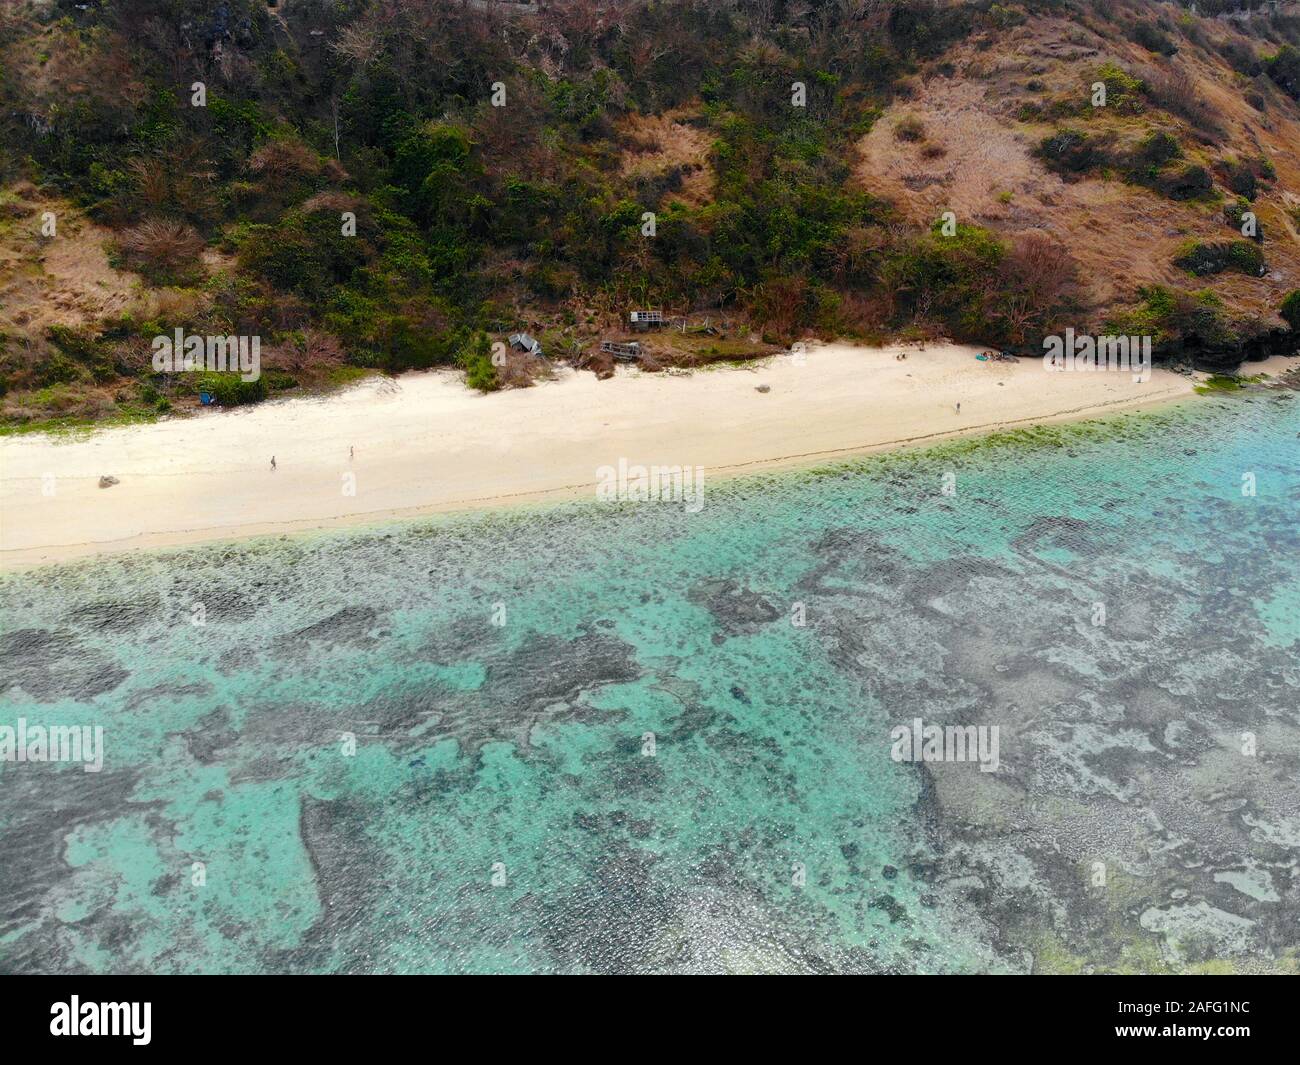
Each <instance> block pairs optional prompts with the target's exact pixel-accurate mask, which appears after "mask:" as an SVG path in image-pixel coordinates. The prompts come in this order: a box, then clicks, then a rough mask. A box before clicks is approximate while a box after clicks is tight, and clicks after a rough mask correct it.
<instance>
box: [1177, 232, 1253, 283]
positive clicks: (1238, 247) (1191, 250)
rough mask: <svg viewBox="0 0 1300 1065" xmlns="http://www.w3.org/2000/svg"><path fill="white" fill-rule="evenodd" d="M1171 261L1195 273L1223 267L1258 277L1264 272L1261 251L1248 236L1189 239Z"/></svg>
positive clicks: (1208, 271) (1204, 273) (1214, 272)
mask: <svg viewBox="0 0 1300 1065" xmlns="http://www.w3.org/2000/svg"><path fill="white" fill-rule="evenodd" d="M1174 265H1175V266H1178V267H1180V268H1182V269H1183V270H1186V271H1187V272H1188V273H1189V274H1193V275H1195V276H1196V277H1204V276H1206V275H1207V274H1220V273H1223V272H1224V271H1225V270H1235V271H1237V272H1238V273H1242V274H1248V275H1250V276H1251V277H1259V276H1260V275H1262V274H1263V273H1264V269H1265V267H1264V253H1263V252H1262V251H1260V249H1259V245H1258V244H1256V243H1255V242H1254V241H1249V240H1234V241H1232V242H1230V243H1216V244H1207V243H1202V242H1200V241H1190V242H1189V243H1187V244H1185V245H1184V246H1183V248H1182V250H1181V251H1180V253H1179V254H1178V256H1177V257H1176V258H1175V259H1174Z"/></svg>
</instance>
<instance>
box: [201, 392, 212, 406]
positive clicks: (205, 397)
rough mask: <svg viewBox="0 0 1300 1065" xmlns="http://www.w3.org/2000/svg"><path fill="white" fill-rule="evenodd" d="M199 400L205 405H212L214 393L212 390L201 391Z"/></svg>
mask: <svg viewBox="0 0 1300 1065" xmlns="http://www.w3.org/2000/svg"><path fill="white" fill-rule="evenodd" d="M199 402H200V403H202V404H203V405H204V406H205V407H210V406H212V393H211V392H200V393H199Z"/></svg>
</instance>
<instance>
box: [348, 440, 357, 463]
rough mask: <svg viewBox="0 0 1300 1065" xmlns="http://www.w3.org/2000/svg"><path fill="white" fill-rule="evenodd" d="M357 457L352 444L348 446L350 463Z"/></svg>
mask: <svg viewBox="0 0 1300 1065" xmlns="http://www.w3.org/2000/svg"><path fill="white" fill-rule="evenodd" d="M355 457H356V448H354V447H353V446H352V445H351V444H349V445H348V461H349V462H351V461H352V460H353V459H354V458H355Z"/></svg>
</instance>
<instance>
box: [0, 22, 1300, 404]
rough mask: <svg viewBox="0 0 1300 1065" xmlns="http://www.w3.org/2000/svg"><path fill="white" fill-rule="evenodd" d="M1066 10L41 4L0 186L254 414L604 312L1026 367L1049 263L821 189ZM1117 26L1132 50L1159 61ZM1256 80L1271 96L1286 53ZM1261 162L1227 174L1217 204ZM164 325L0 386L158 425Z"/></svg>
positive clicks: (1043, 327) (1016, 244)
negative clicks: (254, 379)
mask: <svg viewBox="0 0 1300 1065" xmlns="http://www.w3.org/2000/svg"><path fill="white" fill-rule="evenodd" d="M1070 7H1071V5H1070V3H1068V2H1067V0H1059V2H1046V3H1036V4H1024V5H1015V6H1004V5H999V4H997V3H989V2H977V3H956V2H945V0H892V2H884V0H879V2H871V0H862V2H856V3H842V4H832V3H820V2H818V3H804V4H799V5H794V4H791V3H786V2H784V0H753V2H744V0H732V2H709V3H706V2H703V0H700V2H692V0H627V2H609V3H599V4H598V3H595V2H594V0H573V2H567V3H553V4H551V5H549V7H545V8H544V9H543V11H542V13H541V14H540V15H529V16H517V15H516V16H511V15H506V14H502V13H501V12H500V11H499V10H497V9H494V8H493V7H492V5H483V4H470V3H460V2H450V0H400V2H398V0H328V2H327V0H297V2H284V3H281V4H280V5H279V6H278V7H268V5H267V4H266V3H264V2H260V0H224V2H222V3H219V4H213V3H209V2H201V0H128V2H124V3H112V4H109V3H100V2H95V0H91V2H89V3H72V2H69V0H58V2H57V3H47V4H40V5H33V6H32V8H31V10H29V11H28V12H27V13H26V15H25V16H23V17H15V18H14V19H12V20H10V21H9V22H8V23H7V24H6V26H5V28H4V30H3V31H2V32H3V36H2V37H0V46H3V47H6V48H7V49H9V54H10V55H11V56H12V55H14V54H16V50H21V49H27V50H29V51H30V50H34V49H39V54H38V55H33V56H32V57H31V59H32V62H31V63H30V64H29V69H26V70H22V71H20V70H17V69H11V70H10V71H9V72H8V73H4V74H3V75H0V113H2V115H3V117H2V118H0V136H2V137H3V141H4V144H5V145H6V146H7V148H8V151H6V153H5V155H4V156H3V157H0V169H2V170H3V173H0V178H3V179H4V180H5V181H7V182H15V181H19V180H23V181H27V182H31V183H33V184H34V185H36V186H37V187H39V188H40V190H41V191H42V192H43V193H46V192H48V193H51V194H58V195H61V196H64V197H67V198H69V199H71V200H73V201H74V202H76V203H77V204H79V205H81V206H82V207H83V208H85V209H86V210H87V211H88V212H89V214H90V216H91V217H93V218H94V219H96V220H97V221H99V222H101V223H102V224H104V225H106V226H108V227H110V228H111V229H112V230H113V232H114V234H115V238H114V245H113V256H114V261H115V263H116V264H118V265H120V266H122V267H125V268H129V269H131V270H133V271H136V272H138V273H139V274H141V275H142V276H143V277H145V278H146V279H148V280H149V281H150V282H151V283H153V284H155V285H160V286H170V287H171V288H172V289H176V290H178V291H179V292H182V293H186V294H188V296H189V297H190V298H188V299H186V300H185V301H184V303H183V305H184V310H185V315H186V317H185V321H184V323H183V324H184V325H185V326H186V327H187V328H188V329H190V330H192V331H195V332H201V333H202V332H207V333H241V334H258V335H260V336H262V337H263V338H264V340H265V345H264V348H263V351H264V353H266V354H265V358H266V361H267V363H269V364H270V366H271V368H272V370H273V371H274V372H273V374H272V375H271V376H270V377H269V378H268V385H269V388H270V389H271V390H274V389H275V388H276V387H278V386H279V385H282V384H285V383H291V382H292V381H293V380H295V379H296V378H298V377H303V376H311V374H312V373H316V374H318V375H319V373H320V369H321V367H327V368H328V367H334V368H336V369H337V374H342V373H345V372H346V368H347V367H348V366H353V367H378V368H382V369H385V370H389V371H398V370H402V369H406V368H412V367H429V366H434V365H440V364H451V363H459V364H460V365H462V366H464V367H465V368H466V369H467V370H468V371H469V372H470V375H471V379H472V381H473V383H475V384H477V385H478V386H480V387H492V385H493V384H494V382H495V380H496V377H495V374H494V373H493V367H492V365H491V361H490V359H489V358H488V351H487V348H486V347H485V344H486V334H493V335H499V334H502V333H504V332H507V331H512V330H515V329H518V328H521V327H526V328H530V329H532V330H534V331H537V332H539V333H542V334H544V335H545V336H547V337H548V338H549V339H550V342H549V343H548V347H552V348H557V347H563V346H571V345H572V342H573V341H574V339H575V338H576V339H577V341H578V342H580V341H581V340H582V338H583V337H590V336H591V335H594V334H595V333H596V332H597V331H598V329H599V327H600V326H601V325H602V324H606V323H608V322H611V321H616V320H619V317H620V316H621V315H622V314H624V312H625V310H626V308H628V307H631V306H654V307H663V308H665V309H669V310H672V311H675V312H677V313H685V312H689V311H708V310H715V311H720V312H730V313H733V314H735V315H737V316H738V317H740V318H742V319H745V320H748V321H749V322H751V323H752V324H753V328H754V329H755V330H756V331H757V332H760V333H763V334H765V335H766V336H767V337H768V338H769V339H773V340H788V339H790V338H793V337H795V336H797V335H800V334H801V333H804V332H806V331H815V332H820V333H827V334H830V333H841V334H842V333H848V334H856V335H863V336H883V335H887V334H895V333H898V332H900V331H906V330H909V329H912V330H918V329H923V330H929V331H931V332H936V331H942V332H946V333H948V334H949V335H952V336H956V337H959V338H970V339H978V340H980V341H985V342H989V341H992V342H1001V343H1005V344H1017V343H1026V344H1027V343H1033V342H1034V341H1035V340H1036V338H1037V337H1039V336H1041V335H1042V334H1043V333H1044V332H1045V331H1050V330H1052V329H1053V328H1055V327H1056V325H1057V324H1058V322H1059V321H1060V320H1061V316H1062V315H1063V314H1066V313H1068V312H1070V311H1071V310H1072V309H1074V308H1073V304H1072V285H1071V280H1072V278H1071V274H1072V266H1071V262H1070V258H1069V255H1068V254H1067V253H1066V252H1065V251H1064V250H1063V249H1062V248H1060V247H1059V246H1058V245H1054V244H1052V243H1051V242H1050V241H1047V240H1043V239H1024V240H1011V241H1009V240H1003V239H1000V238H999V237H997V236H996V235H995V234H993V233H991V232H989V231H987V230H985V229H982V228H980V227H979V226H976V225H971V224H966V223H963V224H962V225H960V226H959V227H958V228H957V230H956V231H955V232H954V233H951V234H945V233H943V232H942V231H941V230H940V229H939V228H938V227H937V226H936V228H935V229H934V230H930V231H927V230H925V229H924V228H916V227H909V226H906V225H903V224H902V223H901V222H900V221H899V219H897V218H896V217H895V216H894V213H893V211H892V210H891V207H890V205H889V204H887V203H885V202H882V201H881V200H879V199H877V198H876V197H874V196H873V195H872V194H871V192H870V190H869V188H863V187H862V185H861V184H860V183H858V182H855V181H854V180H852V176H851V173H850V163H851V159H852V155H853V152H852V145H853V143H854V142H855V141H856V139H857V138H859V137H861V136H862V134H864V133H865V132H866V131H867V130H869V129H870V128H871V125H872V123H873V122H874V121H875V119H876V118H877V116H878V115H879V113H880V110H881V108H882V107H883V106H885V105H887V104H888V102H889V101H890V100H891V99H892V98H893V97H894V96H895V94H897V93H898V92H899V91H905V87H906V79H907V77H908V76H909V74H911V73H912V72H914V71H916V70H917V69H918V67H919V66H921V65H924V64H926V63H927V62H931V61H933V60H935V58H936V57H939V56H941V54H942V51H943V49H944V48H945V47H946V46H948V45H950V44H951V43H952V42H954V41H955V40H958V39H961V38H964V37H966V36H968V35H970V34H974V33H980V32H988V31H994V32H996V31H997V30H998V29H999V28H1000V27H1004V26H1006V25H1011V24H1014V23H1015V22H1016V20H1018V19H1022V18H1023V17H1024V12H1025V10H1026V9H1035V8H1036V9H1058V10H1062V11H1068V10H1069V9H1070ZM1142 25H1144V23H1142V22H1140V21H1139V22H1133V23H1132V24H1131V29H1132V32H1134V33H1137V34H1139V35H1140V36H1139V39H1140V43H1142V44H1143V46H1144V47H1149V48H1151V49H1152V50H1153V51H1157V52H1165V51H1167V50H1168V49H1169V48H1171V47H1173V48H1176V47H1177V44H1176V42H1175V41H1174V40H1173V38H1172V37H1171V36H1170V33H1169V32H1168V31H1167V30H1164V29H1160V28H1159V27H1157V26H1156V25H1155V23H1153V22H1152V23H1149V24H1148V25H1146V28H1145V29H1142V28H1141V26H1142ZM1279 25H1281V26H1282V29H1281V30H1280V31H1279V32H1283V33H1291V34H1294V28H1288V27H1287V26H1286V25H1283V23H1282V22H1279ZM1256 61H1257V62H1259V63H1261V64H1263V63H1267V64H1269V70H1270V72H1271V74H1272V76H1273V77H1274V78H1275V79H1276V80H1277V81H1278V84H1279V85H1283V86H1287V87H1288V89H1289V86H1290V84H1291V81H1292V79H1293V76H1294V71H1293V59H1292V53H1291V52H1288V50H1287V47H1283V46H1281V45H1278V46H1277V47H1274V48H1271V50H1265V51H1263V52H1261V54H1260V57H1258V58H1257V60H1256ZM1107 77H1108V78H1109V79H1110V80H1109V82H1108V84H1112V83H1113V86H1114V91H1115V92H1116V94H1117V96H1118V97H1119V98H1123V97H1124V96H1125V94H1128V95H1131V96H1132V97H1133V99H1134V100H1135V101H1136V102H1141V103H1142V104H1143V105H1144V106H1155V105H1156V104H1155V102H1154V101H1153V100H1152V90H1151V89H1150V88H1149V87H1148V86H1144V85H1142V84H1140V83H1137V82H1134V81H1132V79H1129V80H1125V75H1124V74H1123V72H1122V71H1118V70H1115V71H1111V72H1109V73H1108V74H1107ZM795 82H798V83H801V84H802V85H803V86H804V87H805V92H806V106H793V105H792V84H793V83H795ZM195 83H202V91H203V93H204V94H205V99H204V100H203V101H202V102H203V106H194V99H195V98H194V93H195V92H196V85H195ZM494 96H495V97H496V102H497V103H502V104H503V105H502V106H494ZM679 107H680V108H689V112H690V113H689V117H688V118H686V119H684V121H686V122H688V123H690V124H691V125H692V127H693V128H695V129H697V130H699V131H700V132H701V133H702V134H703V135H704V136H705V137H707V140H708V142H709V143H710V144H711V148H710V149H709V151H708V159H707V161H708V166H709V169H710V171H711V173H712V175H713V185H712V187H711V192H710V195H709V196H708V197H707V198H706V199H704V200H702V201H700V202H695V203H692V202H690V200H689V199H688V198H683V197H681V196H679V195H676V194H677V193H679V192H680V190H681V188H682V185H683V182H685V181H687V180H688V179H689V177H690V167H689V166H687V165H683V166H681V167H678V168H676V169H673V170H670V171H669V172H667V173H666V174H665V175H659V176H657V177H655V178H653V179H647V178H645V177H643V176H638V175H637V174H635V173H632V174H628V173H625V172H624V171H623V169H622V168H621V166H620V159H621V156H622V154H623V152H624V151H626V150H627V149H628V148H629V147H634V146H635V145H634V144H632V143H631V140H630V138H632V136H633V135H632V134H630V133H629V132H628V131H627V128H626V127H625V126H624V125H623V120H624V119H625V118H626V116H629V115H633V114H638V113H640V114H659V113H661V112H664V111H665V110H669V109H673V108H679ZM1061 117H1062V118H1066V117H1068V116H1061ZM1043 154H1044V157H1045V158H1047V159H1050V160H1051V165H1053V166H1056V167H1059V168H1064V169H1070V170H1074V171H1079V172H1082V171H1085V170H1088V169H1090V168H1097V167H1102V166H1111V167H1114V166H1118V167H1119V168H1120V169H1121V170H1122V172H1123V174H1124V175H1125V176H1126V179H1128V180H1131V181H1133V182H1136V183H1141V184H1147V185H1150V186H1151V187H1152V188H1154V189H1156V190H1158V191H1159V192H1162V193H1163V194H1165V195H1168V196H1172V197H1175V198H1178V197H1183V196H1196V195H1202V194H1206V193H1208V192H1209V191H1210V188H1211V185H1212V178H1211V176H1210V175H1209V174H1208V173H1206V172H1204V168H1198V167H1196V166H1194V165H1192V164H1189V163H1187V162H1186V161H1185V160H1183V159H1182V158H1181V152H1180V150H1179V147H1178V144H1177V143H1176V142H1173V143H1171V138H1168V136H1167V135H1164V136H1161V135H1160V134H1159V133H1157V132H1153V133H1152V135H1151V136H1150V137H1149V138H1148V139H1146V140H1143V141H1141V142H1139V143H1136V144H1131V145H1117V144H1115V143H1114V142H1113V141H1111V140H1108V139H1107V138H1106V137H1105V136H1100V137H1098V136H1097V135H1094V134H1091V133H1088V132H1087V131H1073V130H1071V129H1069V128H1065V129H1064V130H1063V132H1062V133H1061V134H1059V135H1058V136H1057V137H1056V138H1054V139H1053V141H1052V143H1050V144H1048V143H1045V144H1044V146H1043ZM1260 165H1262V164H1259V163H1257V162H1256V161H1253V160H1246V161H1243V163H1242V164H1241V174H1240V175H1238V176H1237V178H1236V180H1237V182H1238V184H1240V186H1241V189H1242V195H1243V196H1246V197H1249V195H1251V189H1252V183H1253V181H1254V180H1255V177H1256V174H1257V172H1258V170H1259V166H1260ZM647 212H650V213H653V214H654V216H655V217H654V230H655V231H654V235H653V237H648V236H646V235H645V232H644V230H645V225H646V221H645V219H646V214H647ZM350 219H354V220H355V221H354V223H353V222H350V221H349V220H350ZM353 226H354V229H353V228H352V227H353ZM1188 254H1189V256H1191V258H1190V259H1189V263H1191V265H1189V266H1188V269H1189V270H1191V271H1192V272H1194V273H1201V272H1205V271H1209V270H1213V269H1243V270H1246V269H1254V268H1255V264H1256V260H1257V257H1258V254H1259V253H1258V251H1257V250H1255V249H1254V247H1253V246H1252V245H1249V244H1247V245H1244V246H1242V245H1236V244H1234V245H1231V246H1228V247H1227V250H1226V251H1225V252H1224V253H1223V254H1222V255H1220V254H1219V253H1218V252H1214V253H1213V254H1206V253H1202V252H1199V251H1198V252H1196V253H1195V254H1193V251H1191V250H1189V253H1188ZM205 256H207V257H208V258H209V259H212V258H214V257H215V258H216V259H217V260H218V262H219V263H220V267H219V268H218V269H216V270H212V269H210V268H209V265H210V264H208V265H205V261H204V260H205ZM173 317H174V316H173ZM174 324H177V323H175V322H174V321H172V320H171V318H169V317H167V316H166V315H162V314H160V315H158V316H157V317H155V318H150V319H145V320H140V319H137V318H135V317H132V315H131V314H125V315H123V316H122V317H121V318H120V319H118V320H116V321H112V322H108V323H105V324H104V326H103V328H102V329H99V330H91V331H86V332H82V333H76V332H74V331H67V330H65V331H64V332H63V333H61V334H59V335H54V334H52V333H51V334H48V335H47V336H46V341H47V342H48V351H47V352H46V353H45V356H44V357H42V358H41V359H40V360H37V361H33V360H32V359H22V358H19V357H18V356H17V355H16V354H15V352H14V350H13V347H14V346H13V345H12V344H11V345H10V347H9V349H8V350H0V374H3V379H0V388H3V387H4V386H5V385H6V384H7V385H8V386H9V387H11V388H14V387H24V388H34V387H50V386H56V385H59V384H63V383H68V382H72V381H76V380H79V379H81V380H85V379H93V380H96V381H101V380H109V379H112V378H113V377H114V376H118V377H126V378H132V379H138V380H140V381H141V382H142V384H141V386H140V387H141V392H140V397H141V398H142V401H143V402H144V403H145V405H146V406H147V405H149V404H151V403H152V404H165V402H166V399H165V394H164V392H165V387H164V383H163V382H160V381H158V380H156V379H151V377H150V374H149V372H148V369H149V368H148V338H150V337H152V336H154V335H155V334H157V333H160V332H167V331H168V330H169V329H170V328H171V327H172V326H173V325H174ZM331 372H335V371H331ZM337 374H336V375H337ZM160 389H162V390H163V391H161V392H160V391H159V390H160ZM265 391H266V388H265V387H264V388H263V389H262V390H260V391H259V390H251V391H250V390H229V389H226V390H222V391H221V395H222V396H223V397H226V396H228V397H229V401H231V402H235V401H239V400H240V399H241V398H257V397H258V395H260V394H262V393H264V392H265Z"/></svg>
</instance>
